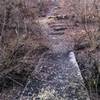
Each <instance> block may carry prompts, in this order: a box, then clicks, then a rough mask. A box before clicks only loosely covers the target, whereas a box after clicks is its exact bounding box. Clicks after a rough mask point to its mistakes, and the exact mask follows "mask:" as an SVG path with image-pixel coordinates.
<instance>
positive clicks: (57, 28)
mask: <svg viewBox="0 0 100 100" xmlns="http://www.w3.org/2000/svg"><path fill="white" fill-rule="evenodd" d="M53 29H54V30H55V31H61V30H66V29H67V27H54V28H53Z"/></svg>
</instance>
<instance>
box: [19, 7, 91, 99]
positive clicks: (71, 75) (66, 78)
mask: <svg viewBox="0 0 100 100" xmlns="http://www.w3.org/2000/svg"><path fill="white" fill-rule="evenodd" d="M51 11H54V9H53V10H51ZM51 14H52V13H51V12H50V14H48V15H49V17H48V16H47V17H45V18H41V19H39V23H40V25H41V28H42V30H43V36H44V38H47V40H48V41H49V43H48V46H49V47H50V52H47V53H45V54H44V55H43V56H42V58H40V60H39V63H38V65H37V66H36V69H35V72H33V73H34V74H35V76H37V77H38V79H40V81H39V80H36V79H35V82H34V80H30V81H29V82H28V84H27V85H26V87H25V89H24V91H23V93H22V95H21V97H20V100H90V99H89V97H88V93H87V90H86V88H85V85H84V81H83V78H82V76H81V72H80V70H79V66H78V64H77V62H76V58H75V55H74V52H70V50H73V44H72V43H71V42H72V40H71V37H70V35H69V36H66V34H65V29H66V24H65V23H64V21H63V23H60V22H59V21H57V20H55V18H50V17H53V15H51ZM35 93H36V94H37V95H33V94H35Z"/></svg>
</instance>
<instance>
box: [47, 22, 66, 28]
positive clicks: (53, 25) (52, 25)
mask: <svg viewBox="0 0 100 100" xmlns="http://www.w3.org/2000/svg"><path fill="white" fill-rule="evenodd" d="M49 26H50V27H51V28H53V27H66V25H65V24H64V23H61V24H58V23H57V24H55V23H54V24H51V25H49Z"/></svg>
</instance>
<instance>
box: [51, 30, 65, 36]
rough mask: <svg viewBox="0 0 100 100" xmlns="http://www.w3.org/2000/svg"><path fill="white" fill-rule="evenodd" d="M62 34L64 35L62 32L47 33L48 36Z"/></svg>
mask: <svg viewBox="0 0 100 100" xmlns="http://www.w3.org/2000/svg"><path fill="white" fill-rule="evenodd" d="M63 34H64V31H53V32H50V33H49V35H63Z"/></svg>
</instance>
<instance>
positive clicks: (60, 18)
mask: <svg viewBox="0 0 100 100" xmlns="http://www.w3.org/2000/svg"><path fill="white" fill-rule="evenodd" d="M56 19H57V20H62V19H63V20H66V19H69V17H68V16H67V15H57V16H56Z"/></svg>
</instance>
